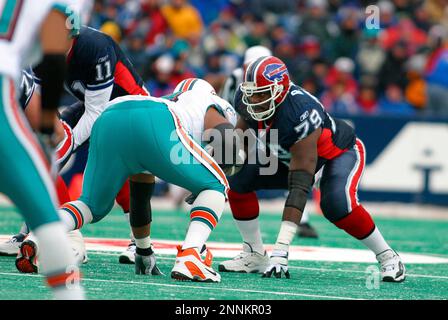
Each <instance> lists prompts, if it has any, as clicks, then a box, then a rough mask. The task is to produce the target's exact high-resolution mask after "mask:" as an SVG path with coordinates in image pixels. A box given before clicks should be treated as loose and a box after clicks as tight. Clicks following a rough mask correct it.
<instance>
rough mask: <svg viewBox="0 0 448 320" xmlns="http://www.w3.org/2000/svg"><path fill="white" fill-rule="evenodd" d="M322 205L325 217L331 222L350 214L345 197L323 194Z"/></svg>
mask: <svg viewBox="0 0 448 320" xmlns="http://www.w3.org/2000/svg"><path fill="white" fill-rule="evenodd" d="M320 207H321V209H322V213H323V215H324V217H325V218H327V219H328V220H329V221H330V222H335V221H338V220H341V219H343V218H345V217H346V216H348V215H349V213H350V212H349V211H348V209H347V205H346V204H345V203H344V198H343V199H341V198H338V197H335V196H328V195H327V196H322V198H321V201H320Z"/></svg>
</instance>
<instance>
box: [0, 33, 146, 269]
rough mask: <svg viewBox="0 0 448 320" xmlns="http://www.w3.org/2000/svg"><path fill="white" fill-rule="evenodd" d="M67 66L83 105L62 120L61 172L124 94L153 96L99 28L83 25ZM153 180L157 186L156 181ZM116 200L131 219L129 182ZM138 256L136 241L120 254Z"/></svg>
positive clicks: (69, 84)
mask: <svg viewBox="0 0 448 320" xmlns="http://www.w3.org/2000/svg"><path fill="white" fill-rule="evenodd" d="M66 63H67V75H66V78H65V88H66V89H67V91H68V92H69V93H70V94H72V95H73V96H74V97H76V98H77V99H78V100H79V102H77V103H75V104H73V105H71V106H69V107H67V108H66V109H65V110H64V111H63V112H62V114H61V116H60V120H61V121H60V123H59V124H58V128H59V130H61V131H63V132H65V138H64V140H63V141H61V142H60V143H59V144H58V148H57V158H58V159H57V163H58V164H59V168H61V167H62V166H63V165H64V164H65V162H66V161H67V160H68V159H69V157H70V155H71V154H73V153H74V152H76V150H77V149H78V148H79V147H80V146H81V145H83V144H84V143H88V139H89V137H90V132H91V129H92V126H93V123H94V122H95V121H96V119H97V118H98V116H99V115H100V114H101V113H102V112H103V111H104V109H105V107H106V104H107V103H108V102H109V101H110V100H112V99H114V98H116V97H120V96H124V95H149V92H148V91H147V90H146V89H145V88H144V85H143V80H142V79H141V78H140V76H139V75H138V74H137V73H136V72H135V70H134V68H133V66H132V64H131V62H130V61H129V59H128V58H127V57H126V56H125V55H124V53H123V52H122V50H121V49H120V47H119V46H118V45H117V44H116V43H115V42H114V41H113V40H112V39H111V38H110V37H109V36H107V35H106V34H104V33H101V32H99V31H97V30H95V29H92V28H88V27H82V28H81V29H80V30H79V33H78V34H77V35H76V36H74V37H73V39H72V45H71V48H70V51H68V54H67V57H66ZM35 72H36V75H37V76H36V77H34V79H35V81H36V82H37V84H39V83H40V79H39V76H40V74H41V73H42V72H45V70H42V69H41V68H38V69H36V70H35ZM24 78H25V79H24V80H23V83H24V84H25V87H24V88H27V87H33V86H34V84H32V83H29V82H30V80H29V79H26V75H25V77H24ZM35 91H39V90H34V91H32V90H24V91H23V93H24V98H23V101H24V102H26V101H30V99H33V98H31V97H30V96H29V94H32V93H33V92H35ZM31 101H32V100H31ZM24 107H26V105H24ZM25 110H26V111H25V112H27V113H33V112H34V111H33V110H32V106H30V107H28V108H26V109H25ZM148 182H151V183H152V184H154V181H148ZM57 187H58V188H57V189H58V193H59V194H60V199H61V198H62V199H65V200H64V201H61V203H64V202H68V201H69V200H70V199H69V195H68V190H67V187H66V186H65V183H64V182H63V180H62V179H61V178H60V177H59V178H58V185H57ZM116 200H117V202H118V204H119V205H120V206H121V207H122V209H123V211H124V212H125V214H126V217H127V219H128V221H129V183H128V182H126V183H125V184H124V185H123V188H122V189H121V191H120V192H119V194H118V196H117V199H116ZM27 234H28V230H27V227H26V226H22V228H21V230H20V232H19V234H17V235H15V236H13V237H12V238H11V239H10V240H8V241H7V242H6V243H4V244H2V245H1V246H0V254H4V255H14V254H15V253H17V250H18V248H19V247H20V244H21V242H22V241H23V239H24V238H25V237H26V235H27ZM131 236H132V234H131ZM134 252H135V243H134V242H133V241H131V243H130V244H129V246H128V248H127V250H126V251H125V252H123V253H122V254H121V255H120V257H119V261H120V263H134ZM21 271H25V270H21ZM25 272H26V271H25Z"/></svg>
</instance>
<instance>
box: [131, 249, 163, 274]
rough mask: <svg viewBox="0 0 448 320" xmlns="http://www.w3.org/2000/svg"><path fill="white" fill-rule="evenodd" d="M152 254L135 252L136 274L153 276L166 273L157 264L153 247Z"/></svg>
mask: <svg viewBox="0 0 448 320" xmlns="http://www.w3.org/2000/svg"><path fill="white" fill-rule="evenodd" d="M150 250H151V254H150V255H148V256H143V255H139V254H138V253H137V252H136V253H135V274H150V275H153V276H159V275H162V276H163V275H164V274H163V273H162V271H160V269H159V267H158V266H157V264H156V255H155V253H154V251H153V250H152V248H150Z"/></svg>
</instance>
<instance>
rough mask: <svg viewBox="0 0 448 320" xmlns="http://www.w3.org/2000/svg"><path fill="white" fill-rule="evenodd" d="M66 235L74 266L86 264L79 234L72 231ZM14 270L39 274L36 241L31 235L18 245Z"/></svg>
mask: <svg viewBox="0 0 448 320" xmlns="http://www.w3.org/2000/svg"><path fill="white" fill-rule="evenodd" d="M67 235H68V238H69V240H70V246H71V248H72V250H73V254H74V256H75V260H76V264H77V265H79V266H80V265H81V264H84V263H87V261H88V259H87V251H86V247H85V244H84V238H83V237H82V234H81V232H80V231H79V230H73V231H70V232H68V233H67ZM16 268H17V270H19V271H20V272H22V273H39V249H38V243H37V239H36V237H35V236H34V234H33V233H30V234H29V235H28V237H27V238H26V239H25V240H24V241H23V242H22V243H21V245H20V248H19V253H18V254H17V258H16Z"/></svg>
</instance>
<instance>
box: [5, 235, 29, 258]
mask: <svg viewBox="0 0 448 320" xmlns="http://www.w3.org/2000/svg"><path fill="white" fill-rule="evenodd" d="M26 236H27V235H26V234H23V233H19V234H16V235H14V236H12V237H11V239H9V240H8V241H6V242H3V243H0V256H17V253H18V252H19V248H20V245H21V244H22V242H23V240H25V238H26Z"/></svg>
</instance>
